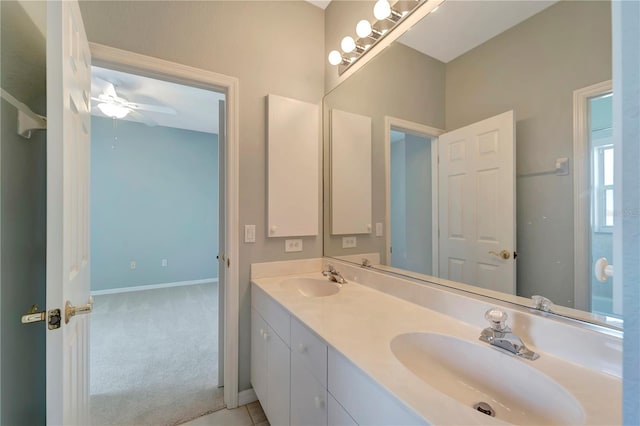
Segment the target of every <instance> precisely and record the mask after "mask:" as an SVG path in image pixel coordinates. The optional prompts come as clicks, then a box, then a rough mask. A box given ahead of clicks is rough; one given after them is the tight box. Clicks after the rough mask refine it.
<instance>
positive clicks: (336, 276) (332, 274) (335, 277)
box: [322, 263, 347, 284]
mask: <svg viewBox="0 0 640 426" xmlns="http://www.w3.org/2000/svg"><path fill="white" fill-rule="evenodd" d="M322 275H324V276H325V277H328V278H329V281H333V282H336V283H338V284H346V283H347V280H345V279H344V277H343V276H342V275H341V274H340V272H338V271H336V268H334V267H333V265H332V264H330V263H329V264H327V269H326V270H324V271H322Z"/></svg>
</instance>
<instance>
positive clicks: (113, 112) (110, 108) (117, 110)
mask: <svg viewBox="0 0 640 426" xmlns="http://www.w3.org/2000/svg"><path fill="white" fill-rule="evenodd" d="M98 108H99V109H100V111H102V113H103V114H104V115H106V116H107V117H112V118H124V117H126V116H127V114H129V113H130V112H131V109H129V108H127V107H125V106H122V105H116V104H107V103H101V104H98Z"/></svg>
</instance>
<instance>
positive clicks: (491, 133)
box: [438, 111, 516, 294]
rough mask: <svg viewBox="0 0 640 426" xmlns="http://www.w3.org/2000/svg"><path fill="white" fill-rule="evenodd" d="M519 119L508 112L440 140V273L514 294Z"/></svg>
mask: <svg viewBox="0 0 640 426" xmlns="http://www.w3.org/2000/svg"><path fill="white" fill-rule="evenodd" d="M514 123H515V122H514V114H513V111H508V112H505V113H503V114H500V115H497V116H495V117H491V118H488V119H486V120H483V121H479V122H477V123H474V124H471V125H469V126H465V127H462V128H460V129H457V130H454V131H451V132H448V133H445V134H443V135H441V136H440V137H439V139H438V150H439V158H440V166H439V179H438V182H439V191H438V193H439V203H438V204H439V215H438V216H439V233H440V238H439V240H440V241H439V248H440V276H441V277H442V278H447V279H450V280H453V281H458V282H463V283H467V284H473V285H476V286H480V287H483V288H487V289H491V290H498V291H501V292H506V293H511V294H515V292H516V262H515V260H514V251H515V248H516V233H515V224H516V221H515V214H516V205H515V125H514ZM501 253H502V254H504V258H503V257H502V254H501ZM507 256H508V257H507Z"/></svg>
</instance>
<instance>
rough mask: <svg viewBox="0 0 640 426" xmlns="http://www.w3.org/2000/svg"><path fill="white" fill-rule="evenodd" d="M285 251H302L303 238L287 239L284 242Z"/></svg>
mask: <svg viewBox="0 0 640 426" xmlns="http://www.w3.org/2000/svg"><path fill="white" fill-rule="evenodd" d="M284 251H285V252H286V253H291V252H294V251H302V240H301V239H295V240H285V242H284Z"/></svg>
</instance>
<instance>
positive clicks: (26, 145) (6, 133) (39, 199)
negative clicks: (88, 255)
mask: <svg viewBox="0 0 640 426" xmlns="http://www.w3.org/2000/svg"><path fill="white" fill-rule="evenodd" d="M42 6H43V7H44V4H42ZM35 7H37V6H34V8H35ZM0 17H1V18H0V19H1V25H0V31H1V34H0V40H1V46H0V53H1V55H2V57H1V59H0V64H1V66H0V75H1V78H0V85H1V86H2V88H3V89H5V90H6V91H7V92H9V93H10V94H11V95H13V96H14V97H15V98H17V99H18V100H19V101H21V102H23V103H25V104H27V105H28V106H29V107H30V108H31V109H32V110H33V111H35V112H36V113H39V114H43V115H44V114H45V113H46V111H45V107H46V99H45V96H46V94H45V83H46V76H45V72H46V65H45V60H46V59H45V39H44V37H43V35H42V33H41V32H40V31H39V30H38V28H37V27H36V26H35V25H34V24H33V22H32V21H31V19H29V17H28V15H27V14H26V13H25V11H24V10H23V9H22V7H21V6H20V5H18V3H17V2H15V1H2V2H0ZM0 116H1V117H0V228H1V229H2V233H1V235H0V323H1V324H2V327H1V335H0V346H1V347H2V351H1V353H2V358H1V359H0V400H1V405H2V412H1V414H0V424H3V425H41V424H45V402H46V396H45V395H46V394H45V380H46V367H45V365H46V358H45V340H46V336H45V333H46V325H45V324H44V323H37V324H21V322H20V317H21V316H22V315H23V314H25V313H26V312H27V311H28V310H29V308H30V307H31V305H32V304H37V305H38V306H39V307H40V309H41V310H42V309H44V308H45V306H46V285H45V268H46V250H45V249H46V144H45V142H46V133H45V132H43V131H37V132H34V134H33V136H32V137H31V139H25V138H23V137H21V136H18V134H17V116H18V113H17V110H16V108H15V107H14V106H12V105H11V104H9V103H8V102H7V101H5V100H4V99H3V100H2V101H1V105H0Z"/></svg>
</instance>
